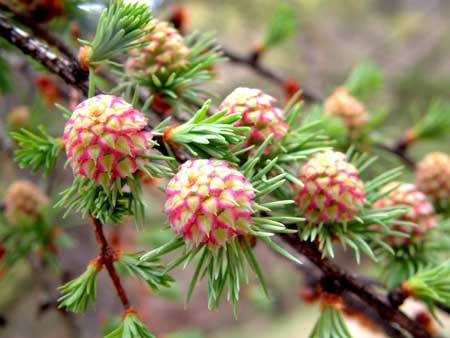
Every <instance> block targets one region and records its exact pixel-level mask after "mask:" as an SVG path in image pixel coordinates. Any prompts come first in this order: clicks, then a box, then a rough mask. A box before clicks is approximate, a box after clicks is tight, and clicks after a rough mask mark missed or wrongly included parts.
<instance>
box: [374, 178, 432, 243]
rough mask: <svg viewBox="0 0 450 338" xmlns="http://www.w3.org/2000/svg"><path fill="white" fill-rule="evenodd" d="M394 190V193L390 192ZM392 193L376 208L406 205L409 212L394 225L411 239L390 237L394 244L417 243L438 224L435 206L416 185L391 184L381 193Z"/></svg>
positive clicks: (381, 200)
mask: <svg viewBox="0 0 450 338" xmlns="http://www.w3.org/2000/svg"><path fill="white" fill-rule="evenodd" d="M396 186H397V187H396ZM390 190H392V191H390ZM388 191H390V192H389V193H388V194H387V195H386V196H385V197H384V198H382V199H380V200H378V201H377V202H375V203H374V205H373V207H374V208H384V207H389V206H395V205H404V206H407V207H409V210H408V211H407V212H406V213H404V214H403V215H401V216H398V217H397V218H396V220H397V222H398V224H395V223H394V224H393V225H392V227H394V229H396V230H398V231H400V232H403V233H407V234H410V237H409V238H406V239H405V238H400V237H393V236H390V239H391V242H392V243H393V244H403V243H410V242H413V241H416V240H418V239H420V238H422V237H423V234H424V233H425V232H426V231H427V230H428V229H430V228H431V227H433V226H434V225H435V224H436V217H435V215H434V209H433V205H432V204H431V203H430V202H429V201H428V199H427V197H426V195H425V194H424V193H422V192H421V191H419V190H418V189H417V187H416V186H415V185H414V184H411V183H398V182H391V183H389V184H387V185H386V186H385V187H384V188H382V189H381V192H388ZM401 222H409V223H414V224H415V225H414V226H406V225H404V224H401Z"/></svg>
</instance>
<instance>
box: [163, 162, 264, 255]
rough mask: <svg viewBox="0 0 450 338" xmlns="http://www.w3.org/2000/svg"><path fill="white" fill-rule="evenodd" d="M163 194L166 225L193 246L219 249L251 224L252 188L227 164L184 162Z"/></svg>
mask: <svg viewBox="0 0 450 338" xmlns="http://www.w3.org/2000/svg"><path fill="white" fill-rule="evenodd" d="M166 194H167V200H166V202H165V205H164V208H165V211H166V213H167V215H168V216H169V223H170V225H171V226H172V228H173V230H174V232H175V233H176V234H182V235H183V236H184V239H185V241H186V242H187V243H190V244H193V245H195V246H197V245H199V244H201V243H205V244H207V245H209V246H211V247H220V246H223V245H225V244H226V243H227V242H228V241H229V240H230V239H231V238H233V237H234V236H236V235H244V234H246V233H248V231H249V228H250V226H251V224H252V217H251V216H252V213H253V210H252V201H253V199H254V198H255V193H254V192H253V187H252V185H251V183H250V182H248V181H247V179H246V178H245V177H244V175H243V174H242V173H240V172H239V171H238V170H237V169H234V168H233V167H231V166H230V165H229V164H228V163H227V162H224V161H220V160H215V159H211V160H194V161H187V162H185V163H184V164H183V165H181V166H180V169H179V171H178V173H177V174H176V175H175V176H174V177H173V178H172V179H171V180H170V182H169V184H168V186H167V189H166Z"/></svg>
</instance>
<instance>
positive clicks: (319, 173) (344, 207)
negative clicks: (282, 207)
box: [294, 150, 365, 224]
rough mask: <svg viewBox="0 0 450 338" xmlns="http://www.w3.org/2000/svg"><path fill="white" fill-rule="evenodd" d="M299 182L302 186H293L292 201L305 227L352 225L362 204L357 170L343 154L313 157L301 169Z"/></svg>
mask: <svg viewBox="0 0 450 338" xmlns="http://www.w3.org/2000/svg"><path fill="white" fill-rule="evenodd" d="M298 178H299V179H300V180H301V181H302V182H303V183H304V186H303V188H298V187H297V186H296V185H295V186H294V194H295V195H294V197H295V201H296V203H297V206H298V208H299V209H300V215H301V216H303V217H305V218H306V221H307V222H308V223H312V224H320V223H323V222H347V221H351V220H352V219H353V218H354V217H355V215H356V214H358V212H359V211H360V210H361V208H362V207H363V205H364V203H365V198H364V195H365V194H364V183H363V181H362V180H360V179H359V177H358V169H356V167H355V166H354V165H353V164H351V163H349V162H347V158H346V156H345V154H343V153H340V152H337V151H331V150H330V151H325V152H321V153H317V154H315V155H314V156H313V157H312V158H311V159H310V160H309V161H307V162H306V163H305V164H304V165H303V166H302V167H301V169H300V172H299V175H298Z"/></svg>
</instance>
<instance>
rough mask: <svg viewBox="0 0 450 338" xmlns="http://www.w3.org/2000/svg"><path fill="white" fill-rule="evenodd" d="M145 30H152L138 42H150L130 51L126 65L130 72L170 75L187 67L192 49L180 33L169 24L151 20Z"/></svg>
mask: <svg viewBox="0 0 450 338" xmlns="http://www.w3.org/2000/svg"><path fill="white" fill-rule="evenodd" d="M144 29H145V30H150V31H149V33H147V34H146V35H145V36H144V37H142V38H141V39H140V40H138V42H143V41H145V42H149V44H147V45H146V46H144V47H141V48H135V49H133V50H131V51H130V56H129V58H128V60H127V63H126V68H127V70H128V71H129V72H144V73H145V74H147V75H153V74H155V75H157V76H158V77H159V76H160V75H164V74H166V75H170V74H171V73H173V72H176V71H178V70H180V69H181V68H183V67H185V66H186V65H187V63H188V57H189V53H190V49H189V48H188V47H187V46H186V45H185V44H184V39H183V37H182V36H181V35H180V33H179V32H178V31H177V30H176V29H175V28H173V27H172V26H171V25H170V24H169V23H168V22H165V21H159V20H157V19H153V20H151V21H150V22H149V23H148V24H147V26H146V27H145V28H144Z"/></svg>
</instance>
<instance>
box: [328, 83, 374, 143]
mask: <svg viewBox="0 0 450 338" xmlns="http://www.w3.org/2000/svg"><path fill="white" fill-rule="evenodd" d="M324 109H325V116H333V117H336V118H338V119H340V120H341V121H342V122H343V123H344V125H345V126H346V127H347V129H348V131H349V133H350V135H351V136H358V135H359V134H360V133H361V129H362V128H363V127H364V126H365V125H366V123H367V121H368V120H369V117H368V114H367V112H366V107H365V106H364V105H363V104H362V102H361V101H359V100H358V99H357V98H356V97H354V96H352V95H350V94H349V92H348V91H347V90H346V89H345V88H344V87H339V88H337V89H336V91H335V92H334V93H333V95H331V96H330V97H328V98H327V99H326V100H325V104H324Z"/></svg>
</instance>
